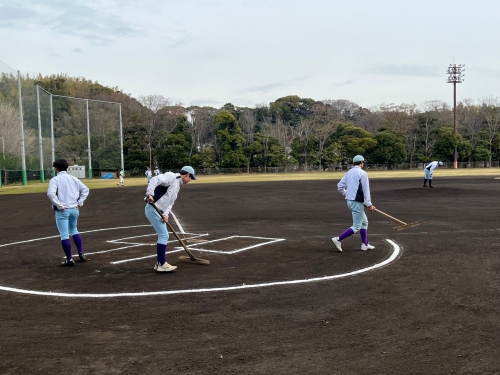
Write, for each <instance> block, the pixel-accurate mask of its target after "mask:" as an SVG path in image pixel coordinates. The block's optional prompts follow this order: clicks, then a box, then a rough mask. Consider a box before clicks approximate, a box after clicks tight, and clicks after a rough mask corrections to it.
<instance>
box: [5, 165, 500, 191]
mask: <svg viewBox="0 0 500 375" xmlns="http://www.w3.org/2000/svg"><path fill="white" fill-rule="evenodd" d="M344 174H345V171H336V172H303V173H270V174H263V173H253V174H223V175H210V176H203V175H201V176H198V177H197V180H196V181H193V182H191V183H194V184H211V183H230V182H258V181H299V180H340V179H341V178H342V176H343V175H344ZM368 175H369V177H370V178H423V176H424V174H423V171H422V170H408V171H368ZM440 176H443V177H444V176H448V177H461V176H491V177H492V178H496V177H498V178H500V168H472V169H438V170H436V177H437V178H439V177H440ZM82 181H83V182H84V183H85V185H87V186H88V187H89V189H106V188H116V189H119V188H120V187H118V186H116V183H117V181H118V179H113V180H101V179H95V180H88V179H84V180H82ZM141 185H142V186H144V187H146V185H147V181H146V179H145V178H144V177H133V178H125V186H141ZM47 186H48V180H47V181H46V182H44V183H41V182H33V181H30V182H29V184H28V185H25V186H23V185H2V187H1V188H0V195H5V194H28V193H41V192H46V191H47Z"/></svg>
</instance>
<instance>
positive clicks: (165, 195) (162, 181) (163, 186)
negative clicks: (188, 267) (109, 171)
mask: <svg viewBox="0 0 500 375" xmlns="http://www.w3.org/2000/svg"><path fill="white" fill-rule="evenodd" d="M191 180H196V177H195V175H194V169H193V168H192V167H190V166H185V167H182V169H181V172H180V173H172V172H165V173H163V174H160V175H158V176H154V177H153V178H151V180H150V181H149V184H148V188H147V190H146V197H147V201H148V204H146V208H145V213H146V217H147V218H148V220H149V222H150V223H151V225H153V227H154V228H155V231H156V233H157V234H158V240H157V241H156V264H155V266H154V269H155V270H156V272H172V271H173V270H175V269H176V268H177V266H172V265H170V264H168V263H167V261H166V252H167V243H168V229H167V226H166V225H165V223H166V222H167V221H168V215H169V213H170V212H171V211H172V206H173V205H174V202H175V200H176V199H177V194H178V193H179V190H180V188H181V185H183V184H187V183H189V181H191ZM153 202H155V203H156V206H157V207H158V208H159V209H160V210H161V212H163V214H162V215H161V216H160V214H159V213H158V212H157V211H156V210H155V209H154V207H153V206H151V205H150V204H149V203H153Z"/></svg>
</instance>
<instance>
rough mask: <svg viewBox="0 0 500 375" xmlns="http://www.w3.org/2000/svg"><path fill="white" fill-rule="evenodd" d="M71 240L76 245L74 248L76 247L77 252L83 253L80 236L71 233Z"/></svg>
mask: <svg viewBox="0 0 500 375" xmlns="http://www.w3.org/2000/svg"><path fill="white" fill-rule="evenodd" d="M73 242H74V243H75V245H76V248H77V249H78V254H83V244H82V237H81V236H80V234H79V233H78V234H74V235H73Z"/></svg>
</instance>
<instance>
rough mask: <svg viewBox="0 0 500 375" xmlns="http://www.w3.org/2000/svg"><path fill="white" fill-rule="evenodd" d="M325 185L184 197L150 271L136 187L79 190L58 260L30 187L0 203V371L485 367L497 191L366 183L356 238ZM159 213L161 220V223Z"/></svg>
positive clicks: (472, 185) (413, 182) (189, 192)
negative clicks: (364, 236)
mask: <svg viewBox="0 0 500 375" xmlns="http://www.w3.org/2000/svg"><path fill="white" fill-rule="evenodd" d="M336 182H337V181H328V180H323V181H294V182H291V181H283V182H279V181H278V182H266V183H264V182H248V183H232V184H199V185H197V184H196V182H193V183H190V184H189V185H188V186H184V187H182V189H181V192H180V194H179V199H178V201H177V202H176V205H175V206H174V214H175V217H176V218H177V220H178V225H180V226H179V229H180V231H181V232H185V234H184V236H185V237H186V238H187V240H188V243H189V245H190V248H191V250H192V251H193V252H194V254H195V255H197V256H200V257H202V258H207V259H210V261H211V265H209V266H201V265H196V264H190V263H186V262H180V261H178V259H177V258H178V256H179V255H184V253H183V250H182V249H181V248H180V247H179V244H178V243H177V242H176V241H174V240H175V238H174V236H173V235H171V238H170V241H172V242H171V243H169V245H168V251H169V253H168V254H167V261H169V263H171V264H175V265H178V266H179V268H178V269H177V270H176V271H175V272H174V273H172V274H156V273H155V272H154V271H153V265H154V263H155V247H154V244H155V242H156V237H155V235H154V231H153V228H152V227H151V226H149V225H148V222H147V219H146V218H145V216H144V202H143V201H142V197H143V196H144V191H145V186H144V187H123V188H122V187H120V188H116V189H102V190H91V193H90V196H89V198H88V200H87V202H86V204H85V206H84V207H83V208H82V210H81V217H80V221H79V229H80V231H81V233H82V238H83V241H84V247H85V251H86V253H87V255H88V258H89V259H90V261H89V262H87V263H83V264H77V266H76V267H73V268H64V267H60V266H58V264H59V263H60V261H62V257H63V252H62V249H61V246H60V241H59V238H58V236H57V230H56V228H55V223H54V217H53V216H54V213H53V211H51V209H50V203H49V201H48V199H47V197H46V195H45V194H29V195H22V196H18V199H15V196H13V195H3V196H0V208H1V212H2V214H1V215H2V225H1V228H0V231H1V232H0V269H1V272H0V316H1V318H0V322H1V327H2V332H1V333H2V334H1V335H0V359H1V361H0V373H1V374H27V373H36V374H69V373H71V374H145V373H149V374H164V373H172V374H178V373H182V374H449V373H453V374H498V373H500V361H499V359H498V358H500V340H499V334H500V329H499V327H500V316H499V312H500V288H499V286H500V275H499V270H500V244H499V240H498V238H499V235H500V224H499V220H498V212H499V209H498V201H499V196H500V195H499V193H500V182H499V181H498V180H494V179H493V178H492V177H462V178H452V177H438V178H436V179H435V182H434V185H435V186H436V188H435V189H424V188H422V186H421V181H420V180H417V179H414V178H413V179H374V180H372V181H371V185H372V200H373V202H374V204H375V205H376V206H377V208H379V209H381V210H382V211H384V212H387V213H389V214H391V215H393V216H395V217H397V218H399V219H401V220H403V221H406V222H411V221H415V220H423V223H422V225H420V226H419V227H416V228H411V229H408V230H405V231H401V232H393V231H392V228H393V227H394V226H395V225H396V223H394V222H392V221H391V220H390V219H388V218H387V217H385V216H383V215H381V214H378V213H369V214H368V217H369V220H370V227H369V234H370V242H371V243H372V244H373V245H375V246H376V249H375V250H371V251H368V252H362V251H360V245H361V243H360V240H359V236H358V235H355V236H353V237H351V238H349V239H347V240H345V241H344V242H343V248H344V251H343V252H342V253H340V252H337V251H336V249H335V247H334V246H333V244H332V243H331V241H330V238H331V237H333V236H334V235H338V234H339V233H340V232H341V231H343V230H344V229H345V228H346V227H348V226H350V224H351V218H350V212H349V210H348V209H347V207H346V204H345V201H344V200H343V198H342V196H340V194H338V193H337V192H336V186H335V184H336ZM171 220H172V218H171Z"/></svg>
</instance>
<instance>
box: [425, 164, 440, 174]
mask: <svg viewBox="0 0 500 375" xmlns="http://www.w3.org/2000/svg"><path fill="white" fill-rule="evenodd" d="M438 164H439V162H438V161H433V162H431V163H429V164H427V165H426V166H425V169H428V170H429V172H430V173H431V174H432V172H433V171H434V169H436V167H437V166H438Z"/></svg>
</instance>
